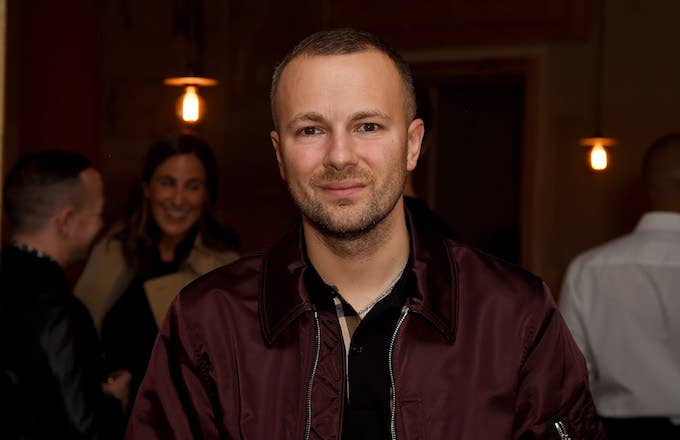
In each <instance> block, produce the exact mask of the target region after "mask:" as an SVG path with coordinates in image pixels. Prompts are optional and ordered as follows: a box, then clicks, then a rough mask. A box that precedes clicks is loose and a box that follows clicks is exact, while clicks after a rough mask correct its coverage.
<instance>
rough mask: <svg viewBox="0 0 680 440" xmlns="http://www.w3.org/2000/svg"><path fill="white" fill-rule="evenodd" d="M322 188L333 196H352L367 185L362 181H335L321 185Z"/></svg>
mask: <svg viewBox="0 0 680 440" xmlns="http://www.w3.org/2000/svg"><path fill="white" fill-rule="evenodd" d="M320 187H321V190H322V191H323V192H324V193H326V194H329V195H331V196H333V197H350V196H353V195H355V194H357V193H358V192H360V191H361V190H362V189H364V188H365V187H366V185H365V184H364V183H360V182H333V183H326V184H323V185H320Z"/></svg>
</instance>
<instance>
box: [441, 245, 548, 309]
mask: <svg viewBox="0 0 680 440" xmlns="http://www.w3.org/2000/svg"><path fill="white" fill-rule="evenodd" d="M446 246H447V248H448V250H449V255H450V258H451V260H452V264H453V265H454V267H455V270H456V272H457V277H458V278H459V280H461V289H466V288H472V289H475V290H484V291H486V292H493V293H495V294H499V295H502V294H504V293H507V294H511V295H514V294H516V295H518V299H519V297H524V298H525V299H531V298H533V299H534V300H539V301H540V302H543V301H545V299H546V298H545V297H546V294H549V290H548V288H547V286H546V285H545V283H544V282H543V280H542V279H541V278H540V277H538V276H537V275H535V274H533V273H531V272H529V271H528V270H526V269H524V268H522V267H520V266H518V265H517V264H514V263H510V262H508V261H505V260H503V259H501V258H498V257H495V256H493V255H490V254H488V253H486V252H483V251H481V250H479V249H475V248H473V247H470V246H467V245H463V244H460V243H457V242H454V241H452V240H446Z"/></svg>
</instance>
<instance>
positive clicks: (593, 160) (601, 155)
mask: <svg viewBox="0 0 680 440" xmlns="http://www.w3.org/2000/svg"><path fill="white" fill-rule="evenodd" d="M590 167H591V168H592V169H594V170H596V171H602V170H604V169H606V168H607V150H605V149H604V147H603V146H602V144H595V145H593V148H592V150H590Z"/></svg>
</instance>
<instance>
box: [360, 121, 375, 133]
mask: <svg viewBox="0 0 680 440" xmlns="http://www.w3.org/2000/svg"><path fill="white" fill-rule="evenodd" d="M377 130H378V124H374V123H373V122H366V123H365V124H361V126H360V127H359V131H364V132H373V131H377Z"/></svg>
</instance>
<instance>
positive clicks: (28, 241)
mask: <svg viewBox="0 0 680 440" xmlns="http://www.w3.org/2000/svg"><path fill="white" fill-rule="evenodd" d="M12 241H13V242H15V243H19V244H22V245H25V246H28V247H29V248H31V249H35V250H37V251H40V252H42V253H43V254H45V255H47V256H48V257H50V258H51V259H52V260H54V261H55V262H56V263H57V264H58V265H59V266H61V267H62V268H63V267H65V266H66V264H67V258H66V256H65V255H62V254H63V252H60V248H59V246H58V245H57V244H56V241H55V240H52V239H51V238H50V237H49V236H48V234H46V233H37V234H14V235H12Z"/></svg>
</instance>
